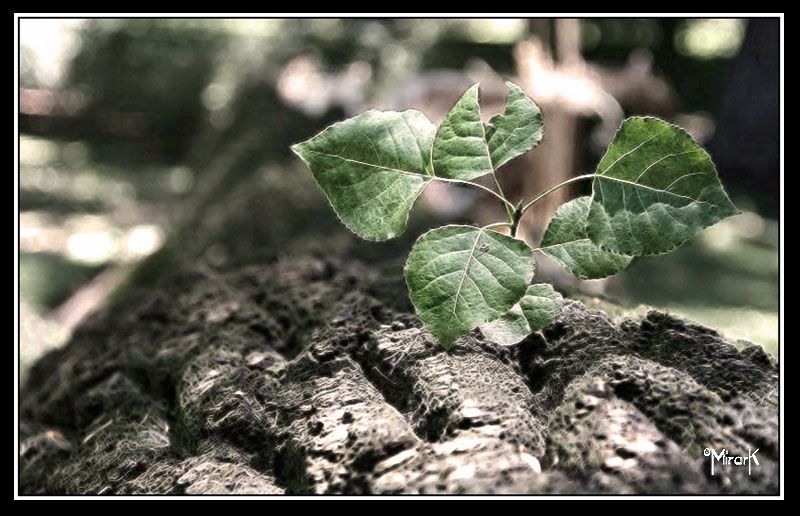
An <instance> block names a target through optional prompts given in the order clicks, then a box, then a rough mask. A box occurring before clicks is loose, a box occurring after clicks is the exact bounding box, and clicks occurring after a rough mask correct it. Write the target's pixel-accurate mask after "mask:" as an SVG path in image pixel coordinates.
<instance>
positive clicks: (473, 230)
mask: <svg viewBox="0 0 800 516" xmlns="http://www.w3.org/2000/svg"><path fill="white" fill-rule="evenodd" d="M507 85H508V88H509V91H508V96H507V98H506V106H505V111H504V112H503V113H502V114H499V115H497V116H495V117H494V118H492V119H491V120H490V121H489V123H488V124H483V123H482V122H481V117H480V108H479V106H478V85H477V84H476V85H474V86H472V87H471V88H470V89H468V90H467V91H466V93H464V95H463V96H462V97H461V99H460V100H459V101H458V102H457V103H456V105H455V106H453V108H452V109H451V110H450V112H449V113H448V114H447V116H446V117H445V119H444V120H443V121H442V123H441V124H440V125H439V127H438V128H437V127H436V126H435V125H434V124H433V123H431V122H430V121H429V120H428V119H427V118H426V117H425V115H423V114H422V113H420V112H419V111H414V110H408V111H403V112H401V113H398V112H394V111H387V112H381V111H373V110H371V111H367V112H365V113H362V114H360V115H358V116H356V117H354V118H351V119H349V120H345V121H343V122H339V123H336V124H333V125H332V126H330V127H328V128H327V129H325V130H324V131H322V132H321V133H319V134H318V135H316V136H314V137H313V138H311V139H310V140H308V141H305V142H303V143H299V144H297V145H294V146H292V150H293V151H294V152H295V153H296V154H297V155H298V156H300V158H302V159H303V161H305V163H306V164H307V165H308V167H309V169H310V170H311V173H312V175H313V176H314V179H315V180H316V182H317V183H318V184H319V186H320V188H322V190H323V192H324V193H325V195H326V196H327V198H328V201H330V204H331V206H332V207H333V209H334V211H335V212H336V214H337V215H338V216H339V218H340V219H341V220H342V222H343V223H344V225H345V226H347V227H348V228H349V229H350V230H351V231H353V232H354V233H355V234H357V235H358V236H360V237H362V238H365V239H367V240H374V241H380V240H387V239H390V238H394V237H396V236H397V235H399V234H400V233H402V232H403V230H404V229H405V227H406V222H407V220H408V213H409V211H410V210H411V207H412V206H413V204H414V201H415V200H416V199H417V197H419V195H420V194H421V193H422V191H423V190H424V189H425V187H426V186H427V185H428V184H429V183H430V182H432V181H443V182H447V183H457V184H462V185H469V186H472V187H475V188H479V189H481V190H482V191H484V192H485V193H487V194H489V195H492V196H494V197H495V198H496V199H497V200H498V202H500V203H502V204H503V206H504V207H505V209H506V212H507V215H508V218H507V220H505V221H502V222H497V223H495V224H490V225H488V226H484V227H475V226H462V225H447V226H443V227H439V228H436V229H432V230H430V231H428V232H427V233H425V234H424V235H422V236H420V237H419V238H418V239H417V241H416V243H415V244H414V246H413V247H412V249H411V253H410V254H409V256H408V260H407V262H406V266H405V278H406V283H407V284H408V289H409V295H410V298H411V301H412V303H413V304H414V307H415V309H416V312H417V314H418V315H419V317H420V319H421V320H422V321H423V323H424V324H425V327H426V328H427V329H428V330H429V331H430V332H431V334H433V335H434V336H435V337H436V338H437V339H438V341H439V342H440V343H441V344H442V346H444V347H445V348H450V347H451V346H452V345H453V343H454V342H455V341H456V340H457V339H458V338H459V337H461V336H463V335H465V334H467V333H469V332H470V331H471V330H473V329H475V328H478V327H480V329H481V331H482V332H483V334H484V335H485V336H486V337H487V338H488V339H490V340H491V341H494V342H496V343H498V344H501V345H510V344H514V343H516V342H519V341H520V340H522V339H523V338H524V337H525V336H527V335H528V334H530V333H531V332H534V331H538V330H539V329H541V328H543V327H544V326H545V325H547V324H548V323H549V322H550V321H551V320H552V319H553V318H554V317H555V316H556V315H557V314H558V313H559V311H560V308H561V303H562V299H561V296H560V295H559V294H558V293H556V292H555V291H554V290H553V289H552V287H550V286H549V285H544V284H537V285H531V280H532V279H533V273H534V260H533V254H534V251H538V252H540V253H543V254H546V255H548V256H549V257H551V258H553V259H554V260H556V261H557V262H558V263H560V264H561V265H563V266H564V268H565V269H567V270H568V271H569V272H570V273H572V274H574V275H575V276H578V277H580V278H587V279H588V278H603V277H606V276H610V275H612V274H616V273H617V272H619V271H621V270H622V269H624V268H625V267H626V266H627V265H628V264H629V263H630V262H631V260H632V259H633V258H634V257H639V256H648V255H655V254H662V253H666V252H669V251H672V250H673V249H675V248H676V247H679V246H681V245H683V244H684V243H685V242H686V241H688V240H689V239H690V238H692V237H693V236H694V235H696V234H697V233H698V232H700V231H701V230H703V229H704V228H706V227H708V226H710V225H712V224H714V223H716V222H718V221H720V220H722V219H723V218H725V217H728V216H731V215H735V214H736V213H738V210H737V209H736V207H735V206H734V205H733V204H732V203H731V201H730V199H729V198H728V195H727V194H726V193H725V190H724V189H723V188H722V185H721V184H720V182H719V178H718V176H717V171H716V168H715V167H714V164H713V163H712V161H711V158H710V157H709V155H708V154H707V153H706V151H705V150H703V149H702V148H701V147H700V146H699V145H697V143H696V142H695V141H694V140H693V139H692V138H691V136H689V135H688V134H687V133H686V132H685V131H684V130H683V129H681V128H680V127H677V126H675V125H671V124H668V123H667V122H664V121H662V120H659V119H657V118H652V117H632V118H628V119H627V120H625V121H624V122H622V125H621V126H620V128H619V131H618V132H617V134H616V136H615V137H614V139H613V141H612V142H611V143H610V144H609V146H608V149H607V150H606V153H605V155H604V156H603V158H602V159H601V160H600V163H599V164H598V166H597V170H596V171H595V173H594V174H586V175H581V176H576V177H572V178H570V179H568V180H566V181H563V182H561V183H559V184H557V185H554V186H553V187H552V188H550V189H548V190H546V191H545V192H543V193H542V194H541V195H539V196H537V197H535V198H533V199H531V200H530V201H528V202H526V203H523V202H520V203H518V204H514V203H512V202H511V201H510V200H509V199H508V198H507V197H506V196H505V194H504V193H503V190H502V188H501V187H500V183H499V182H498V180H497V176H496V173H497V170H498V168H500V167H501V166H502V165H503V164H504V163H506V162H508V161H509V160H512V159H514V158H516V157H517V156H520V155H521V154H524V153H526V152H528V151H529V150H531V149H533V148H534V147H536V146H537V145H538V144H539V142H540V141H541V139H542V134H543V122H542V114H541V111H540V110H539V108H538V106H537V105H536V104H535V103H534V102H533V100H531V99H530V98H528V96H527V95H525V93H524V92H523V91H522V89H521V88H519V87H518V86H516V85H514V84H512V83H507ZM484 175H491V176H492V177H493V179H494V188H488V187H486V186H484V185H481V184H479V183H477V182H475V181H474V180H475V179H477V178H479V177H481V176H484ZM585 180H586V181H591V182H592V195H591V196H586V197H580V198H578V199H574V200H572V201H570V202H567V203H565V204H563V205H562V206H561V207H560V208H559V209H558V210H557V211H556V214H555V216H554V218H553V220H552V221H551V222H550V224H549V226H548V228H547V230H546V232H545V234H544V237H543V238H542V241H541V243H540V244H539V246H538V247H537V248H536V249H531V247H529V246H528V244H526V243H525V242H523V241H522V240H520V239H518V238H516V233H517V229H518V227H519V223H520V220H521V219H522V217H523V215H525V213H526V212H527V211H528V210H529V209H530V208H531V207H532V206H534V205H535V204H536V203H537V202H539V201H540V200H541V199H543V198H544V197H545V196H547V195H548V194H550V193H552V192H554V191H556V190H558V189H559V188H562V187H563V186H565V185H567V184H570V183H573V182H576V181H585ZM504 226H505V227H508V228H509V233H510V235H506V234H503V233H500V232H499V231H497V229H498V228H500V227H504Z"/></svg>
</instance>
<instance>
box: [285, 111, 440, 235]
mask: <svg viewBox="0 0 800 516" xmlns="http://www.w3.org/2000/svg"><path fill="white" fill-rule="evenodd" d="M435 134H436V126H435V125H433V124H432V123H431V122H430V121H429V120H428V119H427V118H426V117H425V115H423V114H422V113H420V112H419V111H413V110H409V111H403V112H402V113H398V112H394V111H386V112H380V111H367V112H365V113H363V114H361V115H358V116H357V117H355V118H351V119H349V120H345V121H344V122H339V123H337V124H333V125H332V126H330V127H328V128H327V129H325V130H324V131H322V132H321V133H319V134H318V135H316V136H314V137H313V138H311V139H310V140H308V141H305V142H303V143H299V144H297V145H294V146H292V150H293V151H294V152H295V153H296V154H297V155H298V156H300V157H301V158H302V159H303V161H305V162H306V164H308V167H309V169H311V173H312V174H313V176H314V179H315V180H316V181H317V183H318V184H319V186H320V187H321V188H322V190H323V192H325V195H326V196H327V198H328V201H329V202H330V203H331V206H332V207H333V209H334V211H335V212H336V214H337V215H338V216H339V218H340V219H341V220H342V222H343V223H344V225H345V226H347V227H348V229H350V230H351V231H352V232H353V233H355V234H357V235H358V236H360V237H362V238H365V239H367V240H387V239H389V238H393V237H395V236H397V235H399V234H400V233H402V232H403V230H404V229H405V227H406V222H407V220H408V212H409V211H410V210H411V207H412V206H413V204H414V201H415V200H416V199H417V197H418V196H419V194H420V193H422V191H423V190H424V189H425V185H426V184H427V183H428V181H430V180H431V175H430V155H431V147H432V145H433V138H434V135H435Z"/></svg>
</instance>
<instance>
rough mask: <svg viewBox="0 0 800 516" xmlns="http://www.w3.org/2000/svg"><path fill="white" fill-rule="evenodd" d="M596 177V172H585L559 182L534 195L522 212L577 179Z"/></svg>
mask: <svg viewBox="0 0 800 516" xmlns="http://www.w3.org/2000/svg"><path fill="white" fill-rule="evenodd" d="M594 177H596V175H595V174H583V175H582V176H575V177H571V178H569V179H567V180H566V181H562V182H560V183H558V184H557V185H555V186H553V187H551V188H548V189H547V190H545V191H544V192H542V193H541V194H539V195H537V196H536V197H534V198H533V199H532V200H531V201H530V202H529V203H528V204H526V205H525V206H523V207H522V213H523V214H524V213H525V212H526V211H528V208H530V207H531V206H533V205H535V204H536V203H537V202H539V201H541V200H542V199H544V198H545V197H547V196H548V195H550V194H551V193H553V192H555V191H556V190H558V189H559V188H562V187H564V186H567V185H568V184H570V183H575V182H577V181H582V180H584V179H592V178H594Z"/></svg>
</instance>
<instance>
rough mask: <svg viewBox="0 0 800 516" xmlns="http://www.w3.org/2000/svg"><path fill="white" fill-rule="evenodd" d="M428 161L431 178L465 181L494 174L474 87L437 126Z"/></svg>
mask: <svg viewBox="0 0 800 516" xmlns="http://www.w3.org/2000/svg"><path fill="white" fill-rule="evenodd" d="M432 158H433V173H434V175H436V176H438V177H444V178H448V179H461V180H464V181H466V180H469V179H474V178H476V177H480V176H482V175H485V174H490V173H492V171H493V170H494V169H493V168H492V160H491V158H490V157H489V147H488V146H487V145H486V135H485V134H484V127H483V123H482V122H481V112H480V107H479V106H478V85H477V84H476V85H474V86H472V87H471V88H470V89H468V90H467V92H466V93H464V95H462V96H461V98H460V99H459V100H458V102H456V105H455V106H453V108H452V109H451V110H450V112H449V113H447V116H445V119H444V120H443V121H442V123H441V124H439V130H438V131H436V139H435V140H434V142H433V154H432Z"/></svg>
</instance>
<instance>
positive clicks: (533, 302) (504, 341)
mask: <svg viewBox="0 0 800 516" xmlns="http://www.w3.org/2000/svg"><path fill="white" fill-rule="evenodd" d="M563 302H564V298H562V297H561V294H559V293H558V292H556V291H555V290H553V287H551V286H550V285H546V284H537V285H531V286H529V287H528V290H527V292H525V295H524V296H523V297H522V299H520V301H519V303H517V304H516V305H514V307H513V308H511V310H509V311H508V312H506V313H505V314H504V315H503V316H502V317H500V318H499V319H496V320H494V321H492V322H489V323H486V324H483V325H481V332H482V333H483V335H484V336H485V337H486V338H487V339H489V340H491V341H492V342H494V343H496V344H501V345H503V346H510V345H512V344H516V343H517V342H519V341H521V340H522V339H524V338H525V337H527V336H528V335H530V334H531V333H533V332H536V331H539V330H541V329H542V328H544V327H545V326H547V325H548V324H550V323H551V322H552V321H553V319H554V318H555V316H557V315H558V314H559V312H561V304H562V303H563Z"/></svg>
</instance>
